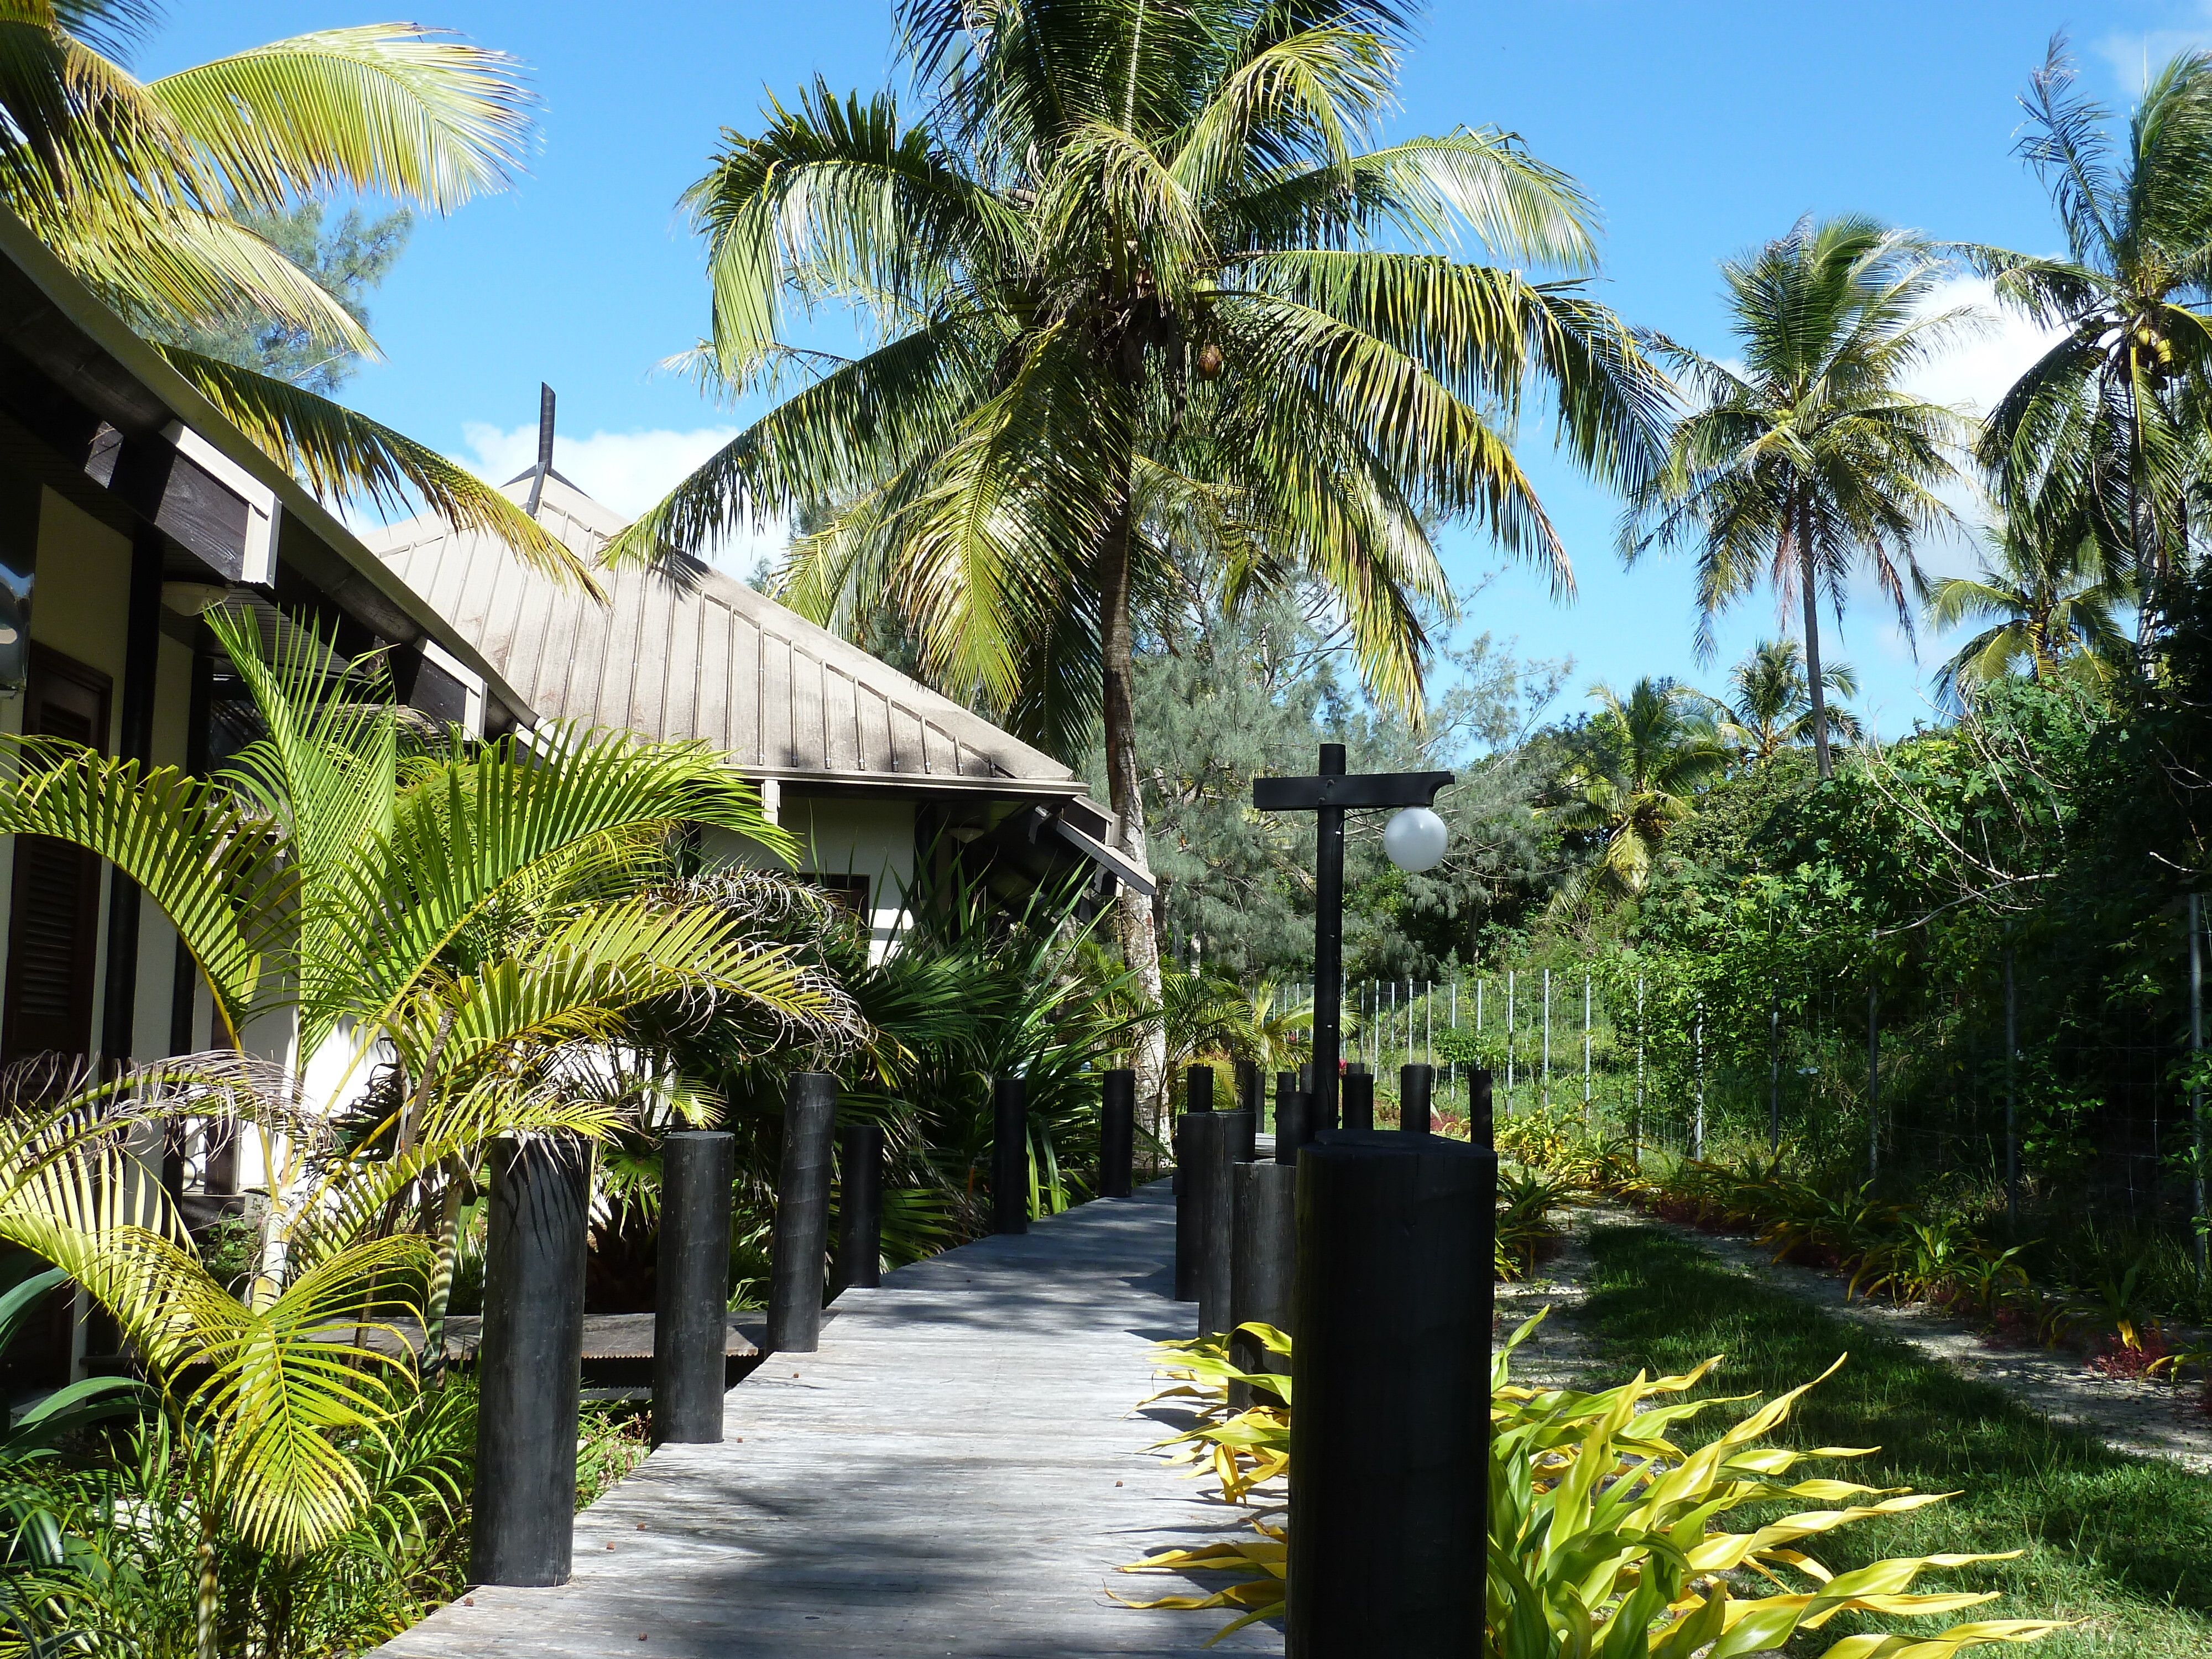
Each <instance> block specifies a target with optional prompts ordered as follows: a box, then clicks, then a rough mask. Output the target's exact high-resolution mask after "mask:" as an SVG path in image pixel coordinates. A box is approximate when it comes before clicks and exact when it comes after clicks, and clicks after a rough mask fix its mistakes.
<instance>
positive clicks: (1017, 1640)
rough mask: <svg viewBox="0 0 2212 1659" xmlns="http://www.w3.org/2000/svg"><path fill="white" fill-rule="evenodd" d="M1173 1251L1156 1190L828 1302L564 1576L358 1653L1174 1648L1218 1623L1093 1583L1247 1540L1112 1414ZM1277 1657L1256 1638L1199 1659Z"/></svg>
mask: <svg viewBox="0 0 2212 1659" xmlns="http://www.w3.org/2000/svg"><path fill="white" fill-rule="evenodd" d="M1174 1243H1175V1210H1174V1205H1173V1202H1172V1200H1171V1199H1170V1197H1169V1195H1168V1189H1167V1188H1166V1185H1165V1184H1164V1183H1162V1184H1160V1185H1158V1186H1156V1187H1152V1188H1146V1189H1145V1190H1144V1191H1143V1192H1141V1193H1139V1194H1138V1195H1137V1196H1136V1197H1135V1198H1133V1199H1127V1200H1106V1201H1101V1202H1097V1203H1092V1204H1086V1205H1084V1206H1081V1207H1080V1208H1079V1209H1076V1210H1073V1211H1071V1212H1068V1213H1067V1214H1066V1215H1064V1216H1057V1217H1054V1218H1052V1219H1051V1220H1049V1221H1045V1222H1041V1223H1039V1224H1037V1225H1036V1227H1035V1228H1033V1229H1032V1231H1030V1233H1029V1234H1027V1235H1026V1236H1024V1237H1014V1238H993V1239H986V1240H983V1241H981V1243H975V1244H970V1245H967V1246H964V1247H963V1248H962V1249H957V1250H950V1251H947V1252H945V1254H944V1255H939V1256H935V1257H933V1258H931V1259H930V1260H929V1261H923V1262H918V1263H916V1264H915V1265H914V1266H912V1267H903V1268H901V1269H900V1270H899V1271H897V1272H896V1273H889V1274H886V1275H885V1276H884V1284H883V1286H882V1288H880V1289H878V1290H855V1291H847V1292H846V1293H845V1294H844V1295H843V1296H842V1297H840V1298H839V1300H838V1303H837V1305H836V1310H835V1311H836V1318H835V1319H833V1320H832V1321H830V1322H829V1324H828V1325H826V1326H825V1328H824V1329H823V1342H822V1350H821V1352H818V1353H813V1354H782V1355H771V1356H769V1358H768V1359H767V1360H766V1361H764V1362H763V1364H762V1366H761V1368H760V1369H759V1370H757V1372H755V1373H754V1374H753V1375H752V1376H750V1377H749V1378H747V1379H746V1380H745V1381H744V1383H740V1384H739V1385H738V1387H737V1388H735V1389H732V1390H731V1391H730V1394H729V1395H728V1399H727V1401H726V1407H725V1418H724V1425H725V1431H726V1435H727V1436H728V1438H726V1439H725V1441H724V1442H723V1443H721V1444H720V1445H719V1446H664V1447H662V1448H661V1449H659V1450H658V1451H656V1452H654V1453H653V1455H652V1456H650V1457H648V1458H647V1460H646V1461H645V1462H644V1463H643V1464H642V1465H641V1466H640V1468H638V1470H637V1471H636V1473H635V1474H633V1475H632V1476H631V1478H630V1479H629V1480H625V1481H623V1483H622V1484H621V1485H620V1486H617V1487H616V1488H615V1489H614V1490H613V1491H611V1492H609V1493H608V1494H607V1495H606V1496H605V1498H602V1499H601V1500H600V1501H599V1503H598V1504H594V1505H593V1506H592V1508H591V1509H590V1510H586V1512H585V1513H584V1514H582V1515H580V1516H578V1517H577V1522H576V1573H575V1577H574V1579H573V1580H572V1581H571V1582H570V1583H567V1584H565V1585H562V1586H561V1587H560V1588H558V1589H534V1590H532V1589H477V1590H476V1591H475V1592H473V1595H472V1596H471V1601H472V1602H473V1605H460V1604H456V1605H454V1606H451V1607H445V1608H442V1609H441V1610H440V1611H439V1612H437V1613H435V1614H433V1615H432V1616H431V1617H430V1618H429V1619H428V1620H424V1621H423V1622H422V1624H420V1625H418V1626H416V1627H415V1628H414V1629H413V1630H411V1631H410V1632H407V1633H406V1634H405V1635H404V1636H401V1637H399V1638H397V1639H396V1640H394V1641H392V1643H390V1644H387V1645H386V1647H384V1648H383V1649H381V1650H380V1653H381V1654H383V1655H384V1656H386V1659H507V1656H510V1655H513V1656H520V1655H525V1654H527V1655H543V1656H546V1659H586V1656H592V1659H604V1656H608V1655H613V1654H617V1653H620V1654H630V1655H659V1656H675V1659H769V1656H775V1659H863V1656H866V1659H906V1656H909V1655H915V1656H931V1655H940V1654H941V1655H946V1656H957V1659H1043V1656H1047V1655H1050V1656H1054V1659H1071V1656H1083V1655H1091V1654H1096V1655H1099V1656H1111V1659H1170V1656H1176V1659H1190V1656H1195V1655H1196V1654H1197V1653H1198V1652H1199V1651H1200V1646H1201V1644H1203V1643H1204V1641H1205V1639H1206V1637H1207V1636H1208V1635H1209V1634H1211V1633H1212V1631H1213V1630H1215V1629H1216V1628H1218V1626H1219V1625H1220V1624H1221V1623H1222V1622H1224V1621H1225V1616H1226V1615H1218V1614H1215V1613H1138V1612H1134V1611H1132V1610H1130V1609H1128V1608H1127V1607H1121V1606H1118V1605H1117V1604H1115V1602H1114V1601H1112V1600H1111V1599H1110V1597H1109V1595H1108V1594H1107V1589H1108V1586H1109V1583H1110V1584H1111V1585H1112V1587H1113V1588H1114V1589H1118V1590H1120V1591H1121V1592H1122V1593H1123V1594H1125V1595H1142V1596H1147V1597H1149V1596H1154V1595H1170V1594H1176V1593H1182V1592H1183V1591H1186V1590H1188V1589H1190V1588H1192V1586H1191V1585H1190V1584H1189V1583H1188V1581H1184V1580H1180V1579H1175V1578H1169V1577H1158V1578H1151V1577H1143V1578H1139V1577H1127V1576H1124V1575H1120V1574H1116V1573H1115V1571H1114V1569H1115V1567H1116V1566H1118V1565H1121V1563H1123V1562H1126V1561H1133V1560H1136V1559H1140V1558H1141V1557H1143V1556H1144V1555H1145V1554H1146V1553H1147V1552H1148V1551H1151V1550H1154V1549H1158V1548H1164V1547H1182V1546H1188V1545H1191V1544H1194V1543H1199V1542H1202V1541H1206V1539H1208V1538H1210V1537H1237V1536H1243V1535H1249V1534H1248V1533H1247V1517H1246V1516H1245V1515H1244V1514H1243V1513H1242V1512H1240V1511H1237V1510H1230V1509H1226V1508H1225V1507H1224V1506H1222V1505H1220V1504H1210V1503H1207V1502H1206V1501H1204V1500H1203V1499H1201V1498H1200V1496H1199V1493H1198V1488H1197V1487H1196V1486H1195V1485H1194V1483H1192V1482H1189V1481H1186V1480H1182V1479H1180V1478H1179V1477H1178V1475H1177V1474H1176V1471H1175V1470H1173V1469H1171V1468H1168V1467H1167V1466H1166V1465H1164V1464H1163V1463H1162V1462H1160V1460H1159V1459H1158V1457H1157V1456H1153V1455H1146V1452H1145V1448H1146V1446H1147V1445H1149V1444H1151V1443H1152V1442H1154V1441H1157V1440H1159V1439H1161V1438H1163V1437H1165V1436H1166V1435H1167V1434H1168V1433H1170V1432H1172V1431H1174V1429H1176V1427H1179V1426H1181V1419H1179V1418H1177V1417H1176V1415H1175V1414H1174V1413H1172V1412H1171V1411H1168V1410H1164V1409H1162V1408H1153V1409H1152V1410H1150V1411H1147V1412H1145V1413H1139V1412H1137V1411H1135V1410H1134V1409H1133V1407H1135V1405H1136V1402H1137V1401H1139V1400H1140V1399H1141V1398H1142V1397H1143V1396H1144V1395H1146V1393H1148V1392H1150V1389H1151V1374H1152V1358H1153V1353H1152V1344H1153V1343H1154V1342H1155V1341H1158V1340H1161V1339H1163V1338H1168V1337H1180V1336H1188V1335H1189V1334H1191V1332H1192V1330H1193V1329H1194V1318H1195V1310H1194V1308H1193V1307H1192V1306H1191V1305H1190V1304H1187V1303H1186V1304H1177V1303H1176V1302H1174V1301H1172V1300H1171V1299H1170V1291H1171V1289H1172V1285H1171V1278H1172V1275H1171V1273H1170V1262H1171V1261H1172V1259H1173V1255H1174ZM610 1545H611V1546H612V1548H609V1547H608V1546H610ZM640 1638H644V1639H643V1640H642V1641H641V1639H640ZM1281 1650H1282V1638H1281V1636H1280V1634H1279V1632H1275V1631H1273V1630H1270V1629H1268V1628H1267V1627H1264V1626H1261V1627H1255V1628H1253V1629H1249V1630H1247V1631H1243V1632H1239V1633H1238V1634H1237V1635H1236V1636H1233V1637H1231V1638H1228V1639H1227V1640H1226V1641H1225V1642H1224V1643H1222V1644H1220V1646H1218V1648H1215V1649H1212V1650H1208V1651H1211V1652H1214V1653H1231V1654H1234V1653H1279V1652H1281Z"/></svg>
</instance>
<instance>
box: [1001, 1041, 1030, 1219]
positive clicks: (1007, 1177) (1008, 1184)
mask: <svg viewBox="0 0 2212 1659" xmlns="http://www.w3.org/2000/svg"><path fill="white" fill-rule="evenodd" d="M1029 1230H1030V1088H1029V1085H1028V1084H1026V1083H1024V1081H1023V1080H1022V1079H1019V1078H1018V1077H1002V1078H995V1079H993V1080H992V1084H991V1231H993V1232H994V1233H1025V1232H1027V1231H1029Z"/></svg>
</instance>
